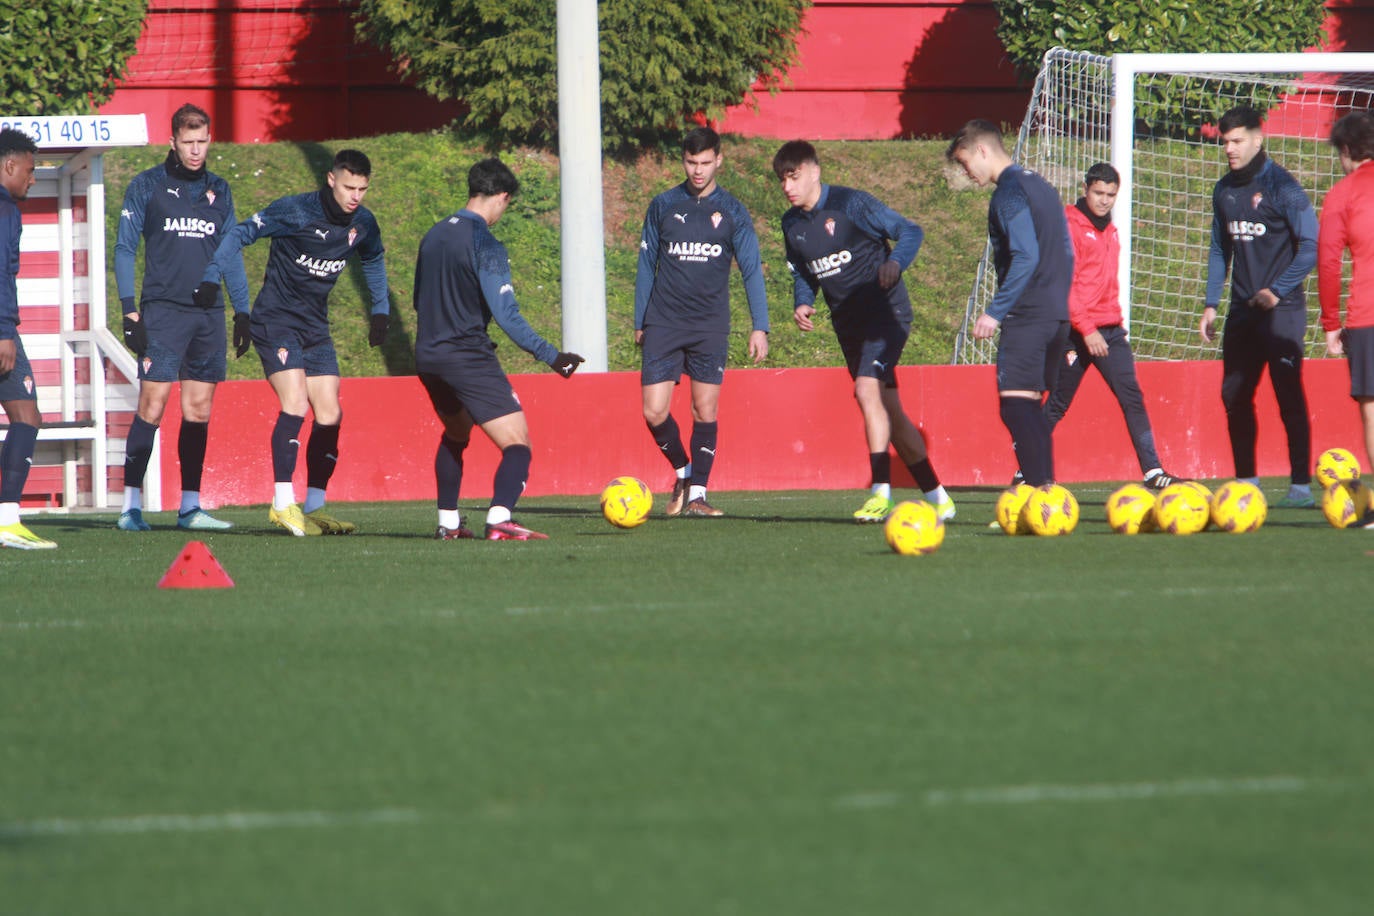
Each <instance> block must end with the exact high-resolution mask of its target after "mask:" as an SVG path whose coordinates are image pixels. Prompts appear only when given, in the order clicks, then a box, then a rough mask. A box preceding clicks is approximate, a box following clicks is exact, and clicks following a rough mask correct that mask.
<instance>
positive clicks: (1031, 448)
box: [1001, 397, 1054, 487]
mask: <svg viewBox="0 0 1374 916" xmlns="http://www.w3.org/2000/svg"><path fill="white" fill-rule="evenodd" d="M1001 414H1002V423H1003V425H1005V426H1006V428H1007V431H1008V432H1010V433H1011V446H1012V449H1013V450H1014V451H1015V452H1016V461H1017V463H1018V464H1019V465H1020V466H1021V476H1022V477H1024V478H1025V479H1026V483H1028V484H1030V485H1031V486H1033V487H1038V486H1042V485H1044V484H1047V483H1052V482H1053V481H1054V443H1053V439H1052V438H1051V433H1050V421H1049V420H1047V419H1046V418H1045V411H1044V408H1043V407H1041V406H1040V402H1039V401H1036V400H1034V399H1032V398H1015V397H1013V398H1002V407H1001Z"/></svg>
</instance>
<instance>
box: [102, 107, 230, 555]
mask: <svg viewBox="0 0 1374 916" xmlns="http://www.w3.org/2000/svg"><path fill="white" fill-rule="evenodd" d="M171 146H172V149H171V151H170V152H168V153H167V159H166V161H165V162H163V163H161V164H160V165H156V166H153V167H152V168H151V169H148V170H147V171H145V172H141V173H139V174H138V175H136V176H135V177H134V180H133V181H131V182H129V187H128V189H127V190H126V191H125V192H124V205H123V207H122V208H121V209H120V215H119V231H118V234H117V235H116V238H115V258H114V261H115V282H116V284H117V285H118V287H119V302H120V305H121V307H122V310H123V312H124V343H125V345H127V346H128V348H129V349H130V350H132V351H133V352H134V355H135V356H137V357H138V378H139V385H138V412H137V413H136V414H135V415H134V419H133V423H131V424H130V426H129V436H128V440H127V441H126V443H125V446H124V509H123V512H121V513H120V516H119V521H118V522H117V525H116V527H118V528H119V529H120V530H121V531H148V530H151V527H152V526H150V525H149V524H148V523H147V522H146V521H144V519H143V478H144V475H145V474H146V473H147V471H148V461H149V459H150V458H151V457H152V453H153V439H154V437H155V436H156V435H157V428H158V424H159V423H161V422H162V415H163V412H164V411H166V409H167V400H168V398H170V397H171V394H172V383H173V382H180V383H181V429H180V430H179V432H178V434H177V457H178V458H179V459H180V461H181V508H180V510H179V511H178V512H177V527H178V528H184V529H187V530H190V531H218V530H222V529H225V528H231V527H233V526H232V525H231V524H230V523H229V522H226V521H221V520H219V519H217V518H214V517H212V516H211V515H210V514H209V513H208V512H206V511H205V510H204V509H202V508H201V507H200V481H201V476H202V474H203V472H204V470H205V447H206V441H207V439H208V431H209V428H210V410H211V405H212V404H213V402H214V398H215V386H216V385H217V384H219V383H220V382H222V381H224V377H225V367H226V363H225V348H226V345H227V341H226V339H225V333H224V300H223V299H222V298H221V296H220V290H219V285H218V284H217V283H202V282H201V278H202V276H203V275H204V274H205V268H206V266H207V265H208V264H209V263H210V259H211V258H212V257H214V254H215V249H216V248H218V247H219V243H220V240H221V239H222V238H223V237H224V234H225V233H227V232H229V231H230V230H232V229H233V228H234V225H235V223H236V222H237V221H236V220H235V218H234V198H233V195H232V194H230V192H229V184H228V182H226V181H225V180H224V179H223V178H221V177H219V176H218V175H215V174H213V173H211V172H210V171H208V170H207V169H206V167H205V162H206V159H207V158H208V156H209V151H210V116H209V115H208V114H206V113H205V112H204V111H203V110H202V109H200V108H197V107H196V106H195V105H190V104H187V105H182V106H181V107H180V108H178V109H177V110H176V113H175V114H173V115H172V139H171ZM140 243H143V245H144V249H143V291H142V297H141V301H140V303H139V305H138V306H135V305H134V261H135V258H136V257H137V255H138V246H139V244H140ZM225 280H226V282H227V283H228V285H229V289H230V294H231V297H232V298H233V299H235V301H237V302H240V303H242V304H243V306H244V307H247V304H248V278H247V276H246V275H245V274H244V271H243V261H242V260H239V261H237V262H236V263H235V265H234V269H233V272H231V273H229V274H227V275H226V277H225Z"/></svg>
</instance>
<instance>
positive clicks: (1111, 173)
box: [1083, 162, 1121, 188]
mask: <svg viewBox="0 0 1374 916" xmlns="http://www.w3.org/2000/svg"><path fill="white" fill-rule="evenodd" d="M1099 181H1100V182H1102V183H1104V184H1121V173H1120V172H1118V171H1117V170H1116V168H1115V167H1114V166H1113V165H1112V164H1111V163H1110V162H1098V163H1096V164H1094V165H1093V166H1092V168H1090V169H1088V172H1087V174H1085V175H1084V176H1083V186H1084V187H1085V188H1086V187H1089V186H1091V185H1093V184H1096V183H1097V182H1099Z"/></svg>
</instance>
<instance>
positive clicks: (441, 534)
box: [415, 159, 582, 541]
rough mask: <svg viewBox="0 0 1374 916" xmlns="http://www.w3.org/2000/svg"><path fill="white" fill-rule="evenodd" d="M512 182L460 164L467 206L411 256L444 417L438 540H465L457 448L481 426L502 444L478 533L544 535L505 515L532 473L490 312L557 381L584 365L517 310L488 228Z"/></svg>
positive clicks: (505, 261)
mask: <svg viewBox="0 0 1374 916" xmlns="http://www.w3.org/2000/svg"><path fill="white" fill-rule="evenodd" d="M519 189H520V182H519V180H518V179H517V178H516V177H515V174H514V173H513V172H511V170H510V169H509V168H508V167H507V166H506V165H505V164H504V163H502V162H501V161H500V160H499V159H484V160H482V161H481V162H478V163H477V164H476V165H474V166H473V167H472V168H471V169H469V170H468V202H467V205H466V206H465V207H464V208H463V209H461V210H459V211H458V212H457V213H455V214H453V215H452V216H448V217H445V218H444V219H442V220H440V221H439V222H438V223H436V224H435V225H434V227H433V228H432V229H430V230H429V232H427V233H425V237H424V238H423V239H422V240H421V241H420V253H419V257H417V258H416V260H415V316H416V322H415V368H416V370H417V371H418V372H419V375H420V382H421V384H423V385H424V386H425V391H426V392H428V394H429V399H430V402H431V403H432V404H433V405H434V412H435V413H436V414H437V415H438V417H439V422H440V423H442V424H443V427H444V431H443V433H441V434H440V436H439V448H438V450H437V452H436V453H435V456H434V481H435V485H436V488H437V490H438V506H439V527H438V528H437V529H436V530H435V533H434V536H435V537H436V538H437V539H439V540H442V541H449V540H456V539H460V538H471V537H473V533H472V531H471V530H469V529H468V528H465V527H464V526H463V524H462V520H461V518H460V517H459V514H458V491H459V488H460V487H461V486H462V482H463V452H464V450H465V449H466V448H467V447H468V442H469V441H470V440H471V438H472V427H473V426H474V425H476V426H480V427H481V428H482V432H483V433H485V434H486V435H487V438H489V439H491V441H492V444H493V445H495V446H496V447H497V448H498V449H500V450H501V461H500V463H499V464H498V465H497V467H496V475H495V480H494V481H493V482H492V494H491V504H490V506H489V507H488V508H487V518H486V527H485V529H484V532H483V537H485V538H486V539H487V540H489V541H528V540H543V539H545V538H546V537H547V535H544V534H541V533H539V532H537V531H533V530H531V529H529V528H526V527H525V526H524V525H521V524H520V523H518V522H516V521H515V520H514V519H513V518H512V517H511V511H512V510H513V509H514V508H515V503H516V500H518V499H519V498H520V494H521V493H522V492H523V491H524V489H525V481H526V480H527V479H528V478H529V472H530V432H529V424H528V423H526V421H525V412H524V410H523V409H521V407H520V400H519V399H518V398H517V397H516V396H515V390H514V389H513V388H512V387H511V384H510V380H509V379H507V378H506V373H505V371H504V370H503V369H502V368H501V363H500V362H498V361H497V359H496V344H495V342H494V341H492V339H491V338H490V337H489V336H488V335H487V327H488V325H490V323H491V321H492V319H493V318H494V319H495V320H496V324H497V326H498V327H500V328H501V330H502V331H505V332H506V335H507V336H508V337H510V339H511V340H512V341H514V343H515V345H516V346H518V347H520V348H521V349H522V350H524V351H525V352H527V353H529V354H530V355H531V356H533V357H534V358H535V359H537V360H539V361H540V362H543V363H547V364H548V366H549V367H550V368H551V369H553V370H554V371H555V372H557V373H558V374H559V375H561V376H563V377H564V378H570V377H571V376H572V374H573V373H574V372H575V371H577V367H578V366H579V365H580V364H581V363H582V357H581V356H578V355H577V354H576V353H560V352H559V351H558V349H557V348H556V347H554V345H553V344H551V343H549V342H548V341H547V340H545V339H544V338H543V337H541V336H539V333H538V332H537V331H535V330H534V328H532V327H530V325H529V323H528V322H527V321H525V318H524V316H522V315H521V314H520V308H519V305H518V304H517V303H516V301H515V287H514V285H513V284H512V282H511V274H510V258H509V257H507V255H506V248H505V246H504V245H502V244H501V243H500V242H498V241H497V240H496V237H495V236H493V235H492V234H491V227H492V226H494V225H496V222H497V221H498V220H499V219H501V217H502V216H503V215H504V214H505V212H506V208H507V207H509V206H510V202H511V198H512V197H513V196H515V193H516V192H517V191H518V190H519Z"/></svg>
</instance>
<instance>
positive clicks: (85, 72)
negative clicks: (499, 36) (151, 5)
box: [0, 0, 148, 115]
mask: <svg viewBox="0 0 1374 916" xmlns="http://www.w3.org/2000/svg"><path fill="white" fill-rule="evenodd" d="M147 11H148V0H100V2H98V3H95V2H91V0H40V2H34V0H0V109H3V113H4V114H6V115H63V114H85V113H87V112H90V111H94V110H95V108H96V106H98V105H101V104H102V103H104V102H107V101H109V98H110V96H112V95H113V94H114V90H115V84H116V81H117V80H119V79H120V78H121V77H123V76H124V74H125V66H126V64H127V63H128V60H129V58H130V57H131V56H132V55H133V53H134V46H135V45H136V44H137V42H138V36H139V35H140V34H141V33H142V31H143V17H144V15H145V14H146V13H147Z"/></svg>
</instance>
